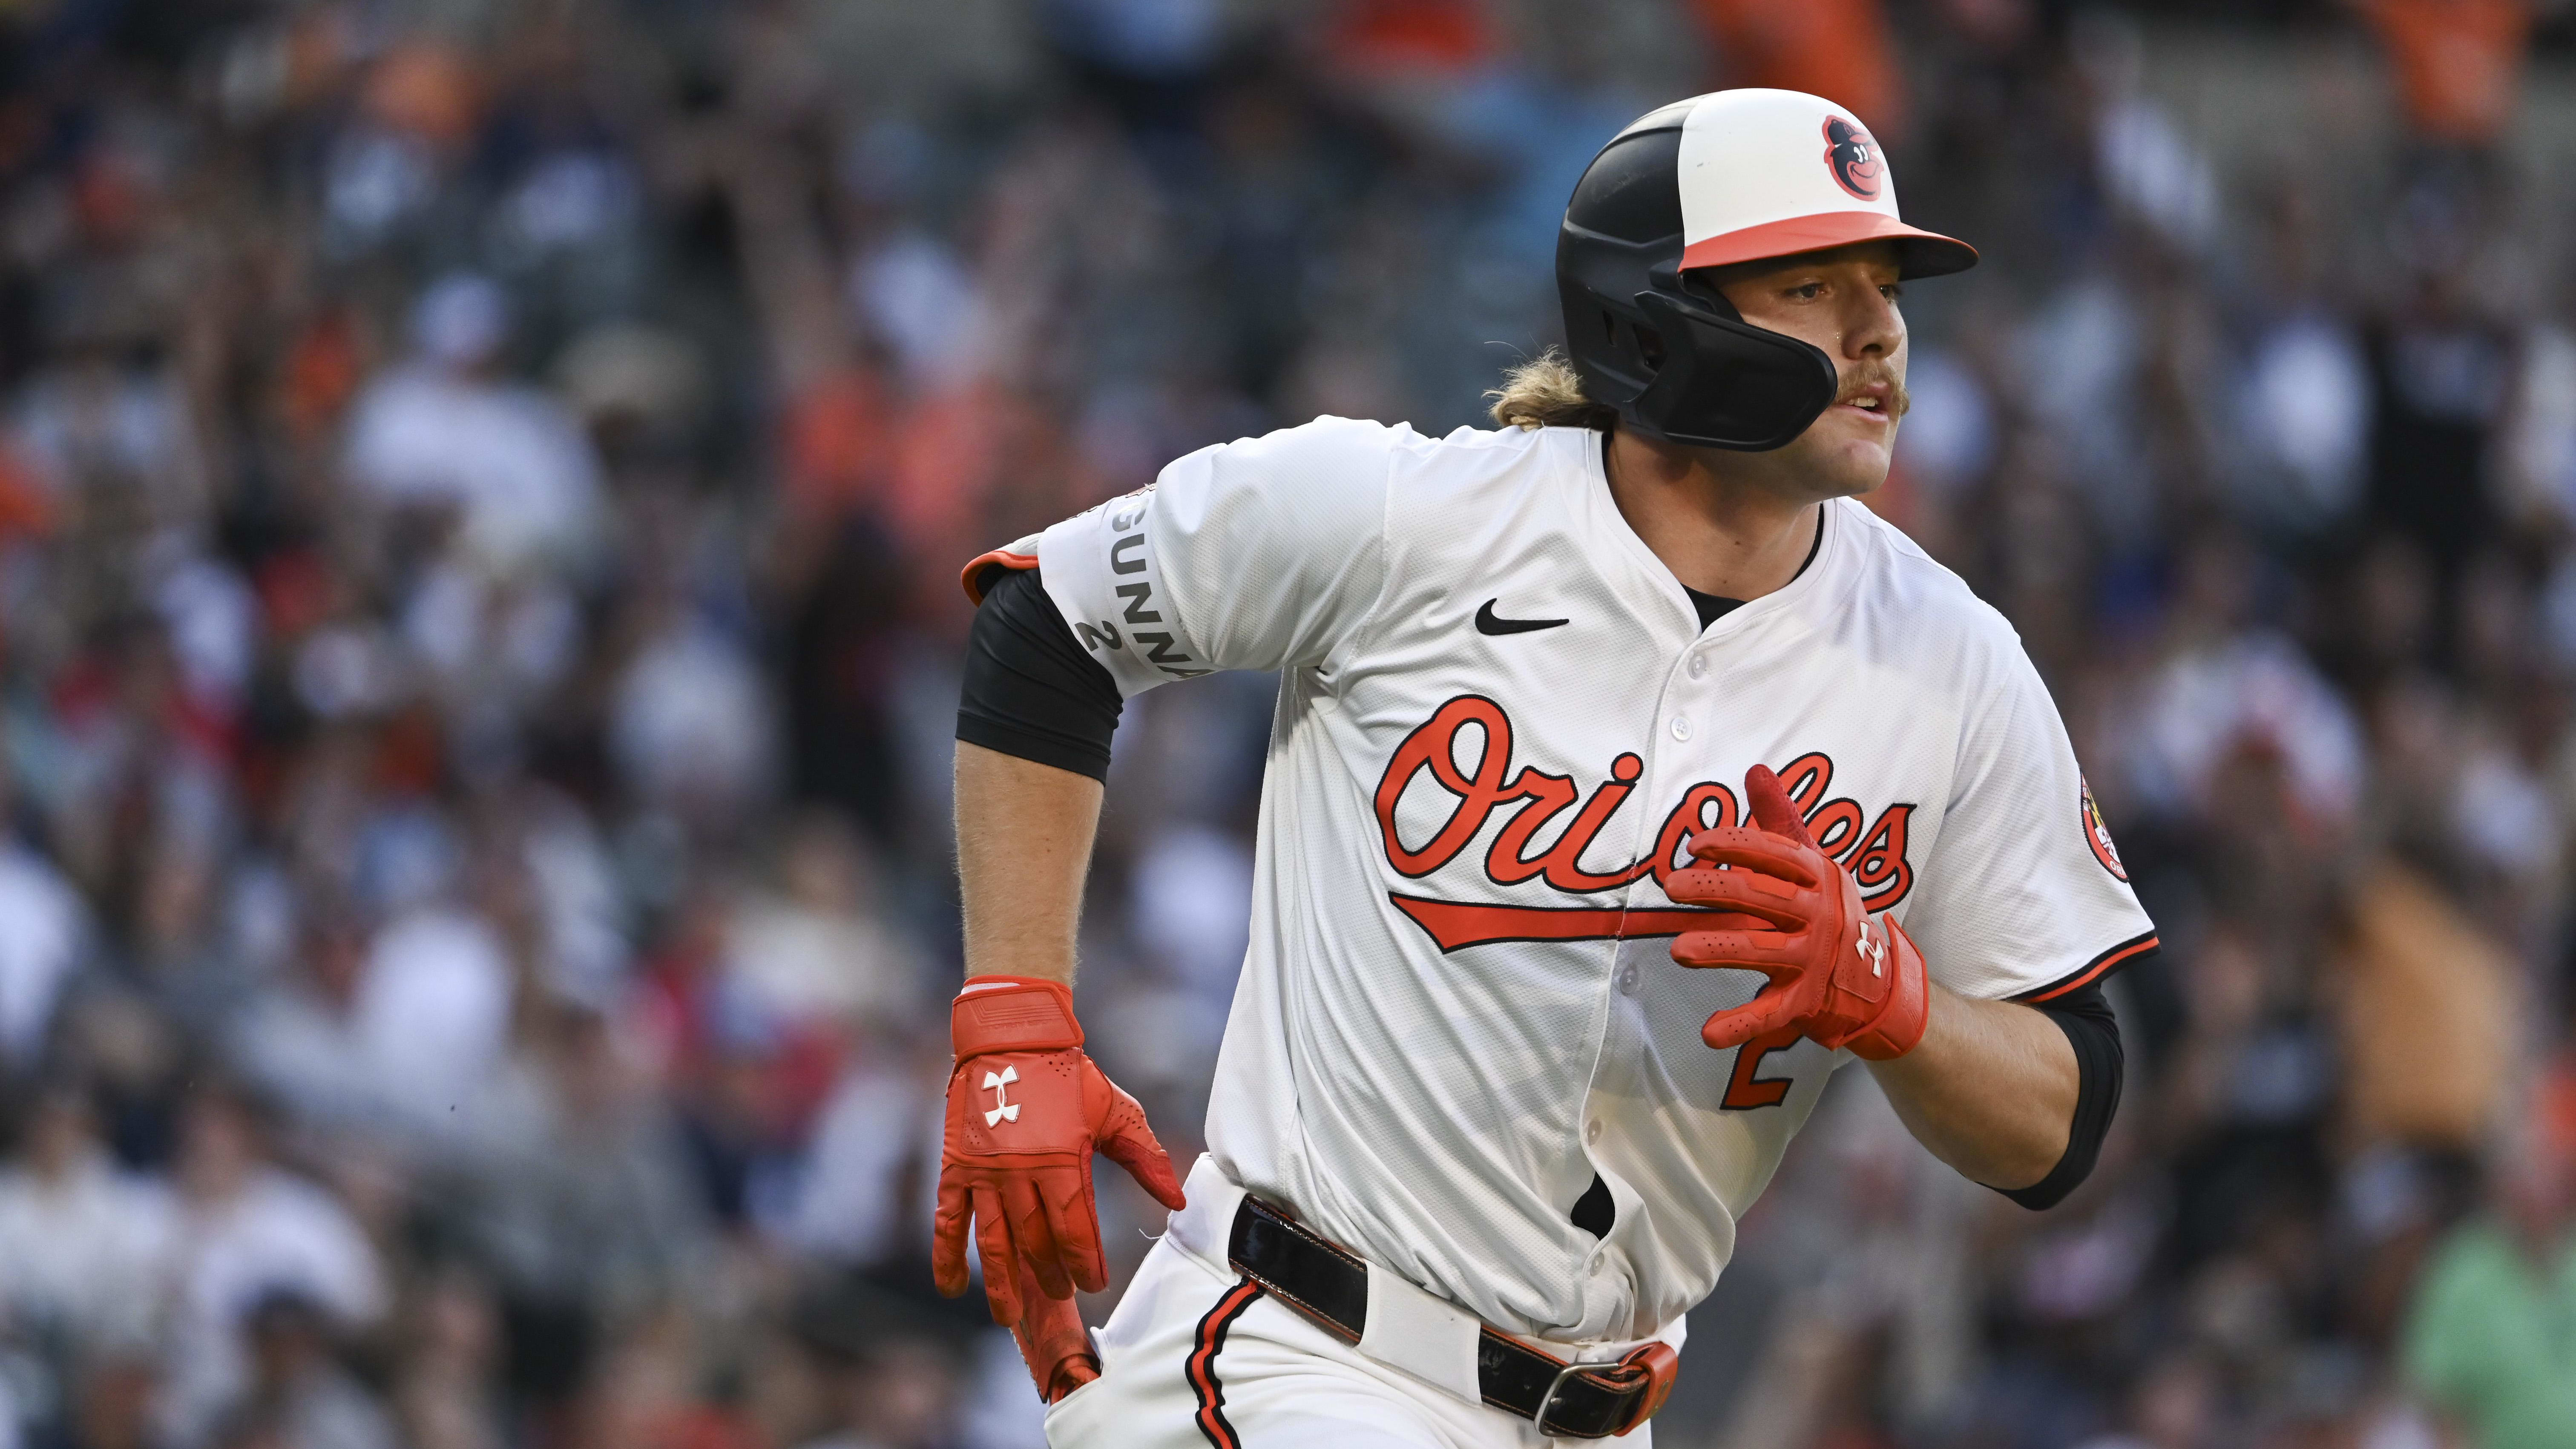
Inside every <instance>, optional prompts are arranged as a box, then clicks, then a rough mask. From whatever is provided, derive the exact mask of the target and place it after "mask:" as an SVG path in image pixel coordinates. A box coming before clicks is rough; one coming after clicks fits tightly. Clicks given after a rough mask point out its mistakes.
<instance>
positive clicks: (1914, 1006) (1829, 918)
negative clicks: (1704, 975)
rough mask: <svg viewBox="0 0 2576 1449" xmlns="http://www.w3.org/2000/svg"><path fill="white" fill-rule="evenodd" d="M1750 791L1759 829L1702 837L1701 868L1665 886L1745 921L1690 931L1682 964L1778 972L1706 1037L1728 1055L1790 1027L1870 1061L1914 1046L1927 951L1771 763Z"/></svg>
mask: <svg viewBox="0 0 2576 1449" xmlns="http://www.w3.org/2000/svg"><path fill="white" fill-rule="evenodd" d="M1744 798H1745V803H1746V806H1747V808H1748V809H1749V810H1750V812H1751V814H1752V816H1753V823H1754V825H1755V827H1757V828H1754V829H1749V830H1748V829H1741V828H1736V827H1729V828H1727V829H1724V830H1703V831H1701V832H1700V833H1699V834H1697V835H1695V836H1693V837H1692V838H1691V843H1690V853H1691V855H1692V857H1693V858H1694V861H1695V863H1694V864H1692V865H1691V866H1689V867H1688V868H1686V869H1683V870H1679V871H1675V872H1674V873H1673V878H1672V881H1671V883H1670V884H1669V885H1667V886H1666V887H1665V893H1666V894H1667V895H1670V896H1671V897H1672V898H1673V899H1674V900H1676V901H1678V902H1680V903H1682V904H1684V905H1692V906H1710V907H1714V908H1715V909H1718V910H1721V911H1728V912H1732V913H1734V914H1735V915H1736V916H1737V917H1739V919H1737V920H1733V921H1724V922H1720V923H1716V924H1717V929H1712V930H1705V931H1689V932H1685V933H1684V934H1683V935H1682V936H1681V937H1680V939H1678V940H1676V941H1674V942H1673V959H1674V960H1676V961H1678V962H1680V963H1681V964H1683V965H1684V966H1722V967H1726V968H1729V969H1731V970H1736V971H1759V972H1761V973H1762V974H1763V975H1765V976H1768V977H1770V978H1771V984H1770V985H1768V986H1765V987H1763V988H1762V991H1761V994H1760V995H1757V996H1755V997H1754V998H1753V999H1752V1000H1751V1001H1748V1002H1746V1003H1745V1004H1744V1005H1742V1006H1738V1007H1734V1008H1731V1009H1729V1010H1726V1011H1721V1012H1718V1013H1716V1014H1714V1015H1712V1016H1711V1017H1709V1019H1708V1021H1707V1023H1706V1024H1704V1025H1703V1026H1701V1027H1700V1029H1699V1035H1700V1040H1702V1041H1704V1042H1707V1043H1708V1044H1709V1045H1710V1046H1712V1047H1715V1048H1717V1049H1718V1050H1720V1051H1724V1050H1726V1049H1727V1048H1729V1047H1736V1046H1742V1045H1743V1044H1744V1043H1746V1042H1748V1041H1751V1040H1753V1039H1754V1038H1755V1037H1758V1036H1763V1035H1767V1034H1769V1033H1771V1032H1775V1031H1778V1030H1780V1029H1782V1028H1784V1027H1785V1028H1789V1029H1792V1030H1794V1031H1796V1032H1797V1033H1798V1034H1799V1035H1800V1036H1803V1037H1805V1038H1807V1039H1808V1040H1809V1041H1812V1042H1814V1043H1815V1044H1816V1045H1818V1046H1821V1047H1824V1048H1826V1049H1827V1050H1839V1049H1840V1048H1843V1047H1849V1048H1851V1050H1852V1052H1853V1054H1854V1055H1856V1056H1861V1057H1866V1058H1868V1059H1869V1060H1871V1061H1880V1062H1883V1061H1886V1060H1888V1059H1889V1058H1891V1057H1901V1056H1903V1055H1905V1054H1906V1053H1907V1052H1910V1051H1912V1050H1914V1047H1915V1044H1916V1043H1918V1042H1920V1041H1922V1040H1923V1026H1924V1021H1925V1018H1926V1013H1927V1011H1928V1010H1929V1006H1930V997H1931V986H1930V984H1929V982H1928V981H1927V979H1926V977H1925V975H1924V970H1923V953H1922V951H1921V950H1919V949H1917V948H1916V946H1915V944H1914V942H1913V941H1912V940H1911V939H1909V938H1908V937H1907V936H1906V934H1905V932H1904V931H1903V930H1902V929H1901V928H1899V927H1898V926H1897V924H1896V923H1895V922H1894V921H1892V920H1887V919H1885V918H1882V917H1877V916H1872V915H1871V914H1870V913H1869V908H1868V907H1866V906H1864V905H1862V904H1861V899H1860V885H1859V883H1858V882H1856V881H1854V880H1853V879H1852V878H1851V873H1850V872H1849V871H1846V870H1844V869H1843V868H1842V867H1841V866H1839V865H1837V864H1835V863H1834V862H1833V861H1832V860H1831V859H1830V858H1828V857H1827V856H1826V855H1825V853H1824V852H1823V851H1821V850H1818V849H1817V848H1816V842H1815V841H1814V839H1813V838H1811V837H1810V836H1809V835H1808V834H1807V822H1806V820H1805V819H1804V817H1802V816H1800V815H1799V813H1798V807H1797V806H1796V805H1795V804H1793V803H1791V802H1790V799H1789V795H1788V792H1787V791H1785V790H1783V789H1781V788H1780V777H1779V776H1778V775H1775V774H1773V773H1772V772H1771V768H1770V766H1768V765H1756V766H1754V767H1753V769H1752V772H1751V773H1749V774H1747V775H1746V776H1745V777H1744ZM1719 866H1726V867H1728V869H1725V870H1720V869H1718V867H1719ZM1744 917H1749V918H1750V919H1741V918H1744Z"/></svg>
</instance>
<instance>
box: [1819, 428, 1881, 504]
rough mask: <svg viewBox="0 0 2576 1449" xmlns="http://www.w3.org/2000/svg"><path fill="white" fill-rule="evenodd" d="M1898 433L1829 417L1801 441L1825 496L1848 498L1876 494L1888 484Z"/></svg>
mask: <svg viewBox="0 0 2576 1449" xmlns="http://www.w3.org/2000/svg"><path fill="white" fill-rule="evenodd" d="M1895 434H1896V429H1895V428H1894V427H1893V426H1890V425H1884V424H1875V423H1872V424H1861V425H1853V424H1849V423H1843V422H1842V421H1841V420H1840V419H1833V418H1827V419H1824V420H1822V421H1820V422H1819V423H1818V424H1817V426H1816V427H1815V428H1814V429H1812V430H1810V431H1809V433H1808V434H1807V436H1806V437H1804V438H1802V439H1800V440H1799V442H1800V444H1801V445H1802V447H1803V448H1804V449H1805V451H1806V452H1807V453H1808V454H1809V456H1810V457H1811V458H1812V459H1813V462H1814V473H1815V474H1816V481H1817V482H1819V483H1820V484H1822V485H1823V487H1822V489H1821V490H1820V491H1821V492H1822V493H1823V494H1824V496H1826V497H1829V498H1849V497H1852V496H1854V495H1857V494H1862V493H1874V492H1876V491H1877V490H1878V488H1879V486H1880V485H1881V484H1883V483H1885V482H1886V481H1887V470H1888V468H1889V467H1890V465H1892V464H1893V463H1894V462H1895V460H1896V449H1895V442H1896V437H1895Z"/></svg>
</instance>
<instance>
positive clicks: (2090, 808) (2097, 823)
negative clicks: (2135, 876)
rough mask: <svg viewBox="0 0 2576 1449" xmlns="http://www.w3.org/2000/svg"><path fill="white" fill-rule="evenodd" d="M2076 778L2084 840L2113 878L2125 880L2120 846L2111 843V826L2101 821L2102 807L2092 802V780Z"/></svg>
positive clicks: (2125, 868) (2127, 873)
mask: <svg viewBox="0 0 2576 1449" xmlns="http://www.w3.org/2000/svg"><path fill="white" fill-rule="evenodd" d="M2077 779H2078V781H2079V782H2080V783H2081V784H2082V787H2083V788H2082V792H2081V793H2082V794H2083V796H2084V842H2085V844H2087V845H2090V846H2092V847H2093V858H2094V859H2095V860H2098V861H2100V862H2102V868H2103V869H2104V870H2107V871H2109V872H2110V873H2111V878H2112V879H2113V880H2116V881H2123V882H2125V881H2126V880H2128V878H2129V868H2128V867H2127V866H2124V865H2122V864H2120V848H2119V847H2118V846H2116V845H2113V844H2112V843H2111V827H2110V826H2108V825H2105V824H2103V823H2102V807H2101V806H2099V805H2096V804H2094V803H2093V785H2092V782H2090V781H2086V780H2083V777H2081V776H2078V777H2077Z"/></svg>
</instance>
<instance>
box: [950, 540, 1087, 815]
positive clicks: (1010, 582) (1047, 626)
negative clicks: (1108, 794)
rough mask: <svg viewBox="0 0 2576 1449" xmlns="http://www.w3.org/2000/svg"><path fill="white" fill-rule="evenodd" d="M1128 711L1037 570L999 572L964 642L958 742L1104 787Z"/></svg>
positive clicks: (958, 712) (978, 608)
mask: <svg viewBox="0 0 2576 1449" xmlns="http://www.w3.org/2000/svg"><path fill="white" fill-rule="evenodd" d="M1124 703H1125V701H1123V700H1122V699H1121V698H1120V697H1119V694H1118V685H1117V683H1116V681H1114V680H1112V679H1111V678H1110V677H1109V671H1108V670H1106V669H1103V668H1101V667H1100V662H1099V661H1098V660H1096V659H1093V658H1092V657H1091V656H1090V655H1088V654H1085V653H1083V652H1082V645H1081V644H1079V643H1077V642H1075V640H1074V637H1073V631H1072V630H1071V629H1068V628H1066V627H1065V625H1064V616H1063V615H1061V614H1058V613H1057V612H1056V610H1055V605H1054V604H1053V603H1052V602H1050V601H1049V600H1048V598H1047V595H1046V590H1045V589H1044V588H1043V587H1041V586H1040V585H1039V582H1038V571H1037V570H1036V569H1014V570H1010V571H1007V572H1002V573H1001V577H999V578H996V579H994V580H993V581H992V585H991V587H989V588H987V589H985V591H984V602H983V603H982V604H981V605H980V606H978V607H977V608H976V610H975V628H974V631H973V632H972V633H971V634H969V635H968V636H967V639H966V679H965V684H964V687H963V688H962V689H960V690H959V691H958V699H957V738H959V739H961V740H963V741H965V742H966V743H968V744H970V745H982V746H983V747H984V748H986V749H988V750H998V751H1000V752H1001V753H1003V754H1005V755H1016V756H1018V757H1019V758H1021V759H1023V760H1035V761H1036V762H1038V763H1039V764H1041V765H1053V766H1054V767H1056V768H1057V769H1059V770H1071V771H1072V772H1073V773H1075V774H1077V775H1089V776H1090V777H1091V778H1093V779H1095V780H1106V779H1108V778H1109V739H1110V736H1111V735H1113V734H1115V733H1117V730H1118V712H1119V710H1120V709H1121V708H1122V707H1123V705H1124Z"/></svg>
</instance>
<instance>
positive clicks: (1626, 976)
mask: <svg viewBox="0 0 2576 1449" xmlns="http://www.w3.org/2000/svg"><path fill="white" fill-rule="evenodd" d="M1619 990H1620V992H1621V994H1623V995H1627V996H1634V995H1636V994H1637V966H1636V963H1635V962H1633V961H1632V962H1630V963H1629V964H1628V968H1627V969H1626V970H1624V971H1621V972H1620V973H1619Z"/></svg>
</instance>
